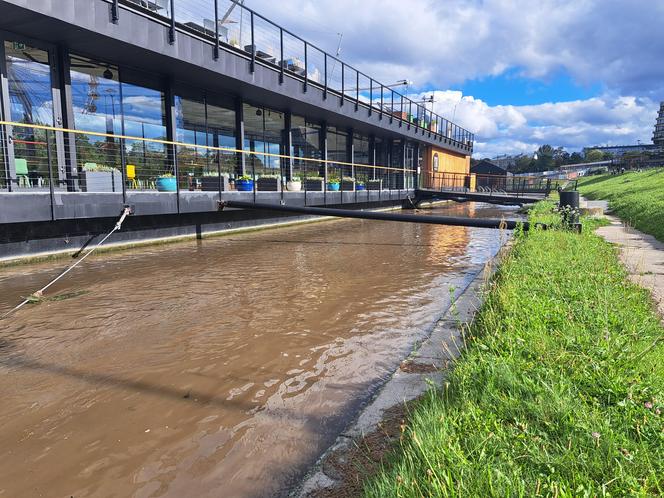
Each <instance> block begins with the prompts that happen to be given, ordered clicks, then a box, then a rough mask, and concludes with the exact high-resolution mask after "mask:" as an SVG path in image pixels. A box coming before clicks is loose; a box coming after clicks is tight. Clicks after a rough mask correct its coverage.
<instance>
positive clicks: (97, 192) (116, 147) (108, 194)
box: [0, 0, 474, 256]
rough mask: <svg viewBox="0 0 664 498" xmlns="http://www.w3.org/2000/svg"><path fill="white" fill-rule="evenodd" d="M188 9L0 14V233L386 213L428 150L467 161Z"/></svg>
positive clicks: (163, 5) (141, 2) (442, 125)
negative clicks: (382, 207)
mask: <svg viewBox="0 0 664 498" xmlns="http://www.w3.org/2000/svg"><path fill="white" fill-rule="evenodd" d="M188 5H189V3H188V2H186V1H184V0H157V1H149V2H148V1H145V0H131V1H130V0H119V1H118V0H57V1H55V0H44V1H38V2H35V1H31V0H0V11H1V12H2V16H0V83H1V86H0V111H1V116H0V121H1V122H2V124H1V125H0V143H1V144H2V156H1V157H0V161H1V163H0V224H8V223H41V222H48V221H51V222H54V221H61V220H75V219H82V218H86V219H89V218H94V219H99V218H105V217H112V216H116V215H117V213H118V211H119V209H120V208H121V207H122V206H123V205H125V204H131V205H132V206H134V207H135V213H136V215H137V216H157V215H183V214H191V213H214V212H216V211H217V202H218V201H219V200H220V199H224V198H230V197H232V198H242V199H254V200H263V201H271V202H272V201H274V202H280V201H281V202H283V201H284V200H286V201H288V202H290V203H294V204H297V203H299V204H312V205H314V204H332V205H335V204H351V203H352V204H362V203H372V202H378V201H380V202H383V201H384V200H385V199H386V198H387V199H390V200H393V201H395V202H396V201H398V200H399V199H401V198H405V196H406V195H408V192H409V191H412V190H413V189H414V188H415V187H416V185H417V182H418V168H419V167H420V166H421V163H422V160H423V157H425V156H426V152H427V149H430V148H433V147H435V148H436V150H439V151H440V152H441V154H446V153H449V154H450V155H452V156H454V157H459V156H461V157H466V158H468V157H469V156H470V155H471V153H472V146H473V139H474V137H473V135H472V133H470V132H468V131H467V130H464V129H462V128H461V127H459V126H457V125H456V124H454V123H452V122H450V121H449V120H447V119H445V118H443V117H441V116H438V115H436V114H434V113H433V112H431V111H430V110H429V109H427V108H426V107H425V106H424V105H422V104H418V103H416V102H413V101H411V100H410V99H409V98H407V97H406V96H404V95H402V94H400V93H398V92H397V91H396V90H394V89H393V88H391V86H390V85H383V84H381V83H379V82H377V81H376V80H374V79H373V78H371V77H370V76H368V75H366V74H364V73H362V72H361V71H358V70H356V69H355V68H353V67H352V66H350V65H348V64H345V63H344V62H343V61H341V60H339V59H337V58H336V57H333V56H331V55H329V54H327V53H325V52H324V51H322V50H320V49H319V48H318V47H316V46H315V45H313V44H311V43H309V42H307V41H305V40H303V39H301V38H300V37H298V36H297V35H295V34H293V33H290V32H289V31H287V30H286V29H283V28H282V27H280V26H278V25H276V24H274V23H273V22H271V21H270V20H268V19H266V18H264V17H262V16H261V15H260V14H259V13H257V12H254V11H252V10H250V9H247V8H245V7H244V6H242V5H239V4H237V3H236V2H234V1H232V0H213V1H211V2H208V3H207V4H206V5H208V8H207V10H203V11H196V12H193V11H192V9H190V8H188V7H187V6H188ZM17 194H20V195H17ZM0 243H2V241H0ZM0 256H2V255H1V254H0Z"/></svg>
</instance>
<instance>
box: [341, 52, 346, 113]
mask: <svg viewBox="0 0 664 498" xmlns="http://www.w3.org/2000/svg"><path fill="white" fill-rule="evenodd" d="M345 95H346V64H344V63H343V62H342V63H341V104H340V105H341V106H343V105H344V100H345Z"/></svg>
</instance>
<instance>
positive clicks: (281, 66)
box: [279, 28, 284, 84]
mask: <svg viewBox="0 0 664 498" xmlns="http://www.w3.org/2000/svg"><path fill="white" fill-rule="evenodd" d="M279 50H280V54H281V55H280V57H279V83H280V84H281V83H283V82H284V29H283V28H279Z"/></svg>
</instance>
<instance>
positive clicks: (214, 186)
mask: <svg viewBox="0 0 664 498" xmlns="http://www.w3.org/2000/svg"><path fill="white" fill-rule="evenodd" d="M219 178H221V191H222V192H228V191H229V190H230V186H229V185H228V177H227V176H221V177H218V176H204V177H202V178H201V190H203V191H204V192H218V191H219Z"/></svg>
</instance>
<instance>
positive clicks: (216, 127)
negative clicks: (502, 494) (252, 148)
mask: <svg viewBox="0 0 664 498" xmlns="http://www.w3.org/2000/svg"><path fill="white" fill-rule="evenodd" d="M207 129H208V133H209V134H210V138H211V140H212V144H211V145H213V146H214V147H224V148H227V149H235V148H236V143H235V137H236V134H235V133H236V132H235V110H234V109H233V108H232V103H231V102H222V101H221V100H218V99H217V98H215V97H213V96H208V98H207ZM210 154H212V155H213V156H214V161H215V162H218V163H219V168H220V170H221V172H222V174H224V175H229V176H233V175H234V174H235V173H236V171H237V154H236V153H235V152H230V151H211V152H210Z"/></svg>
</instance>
